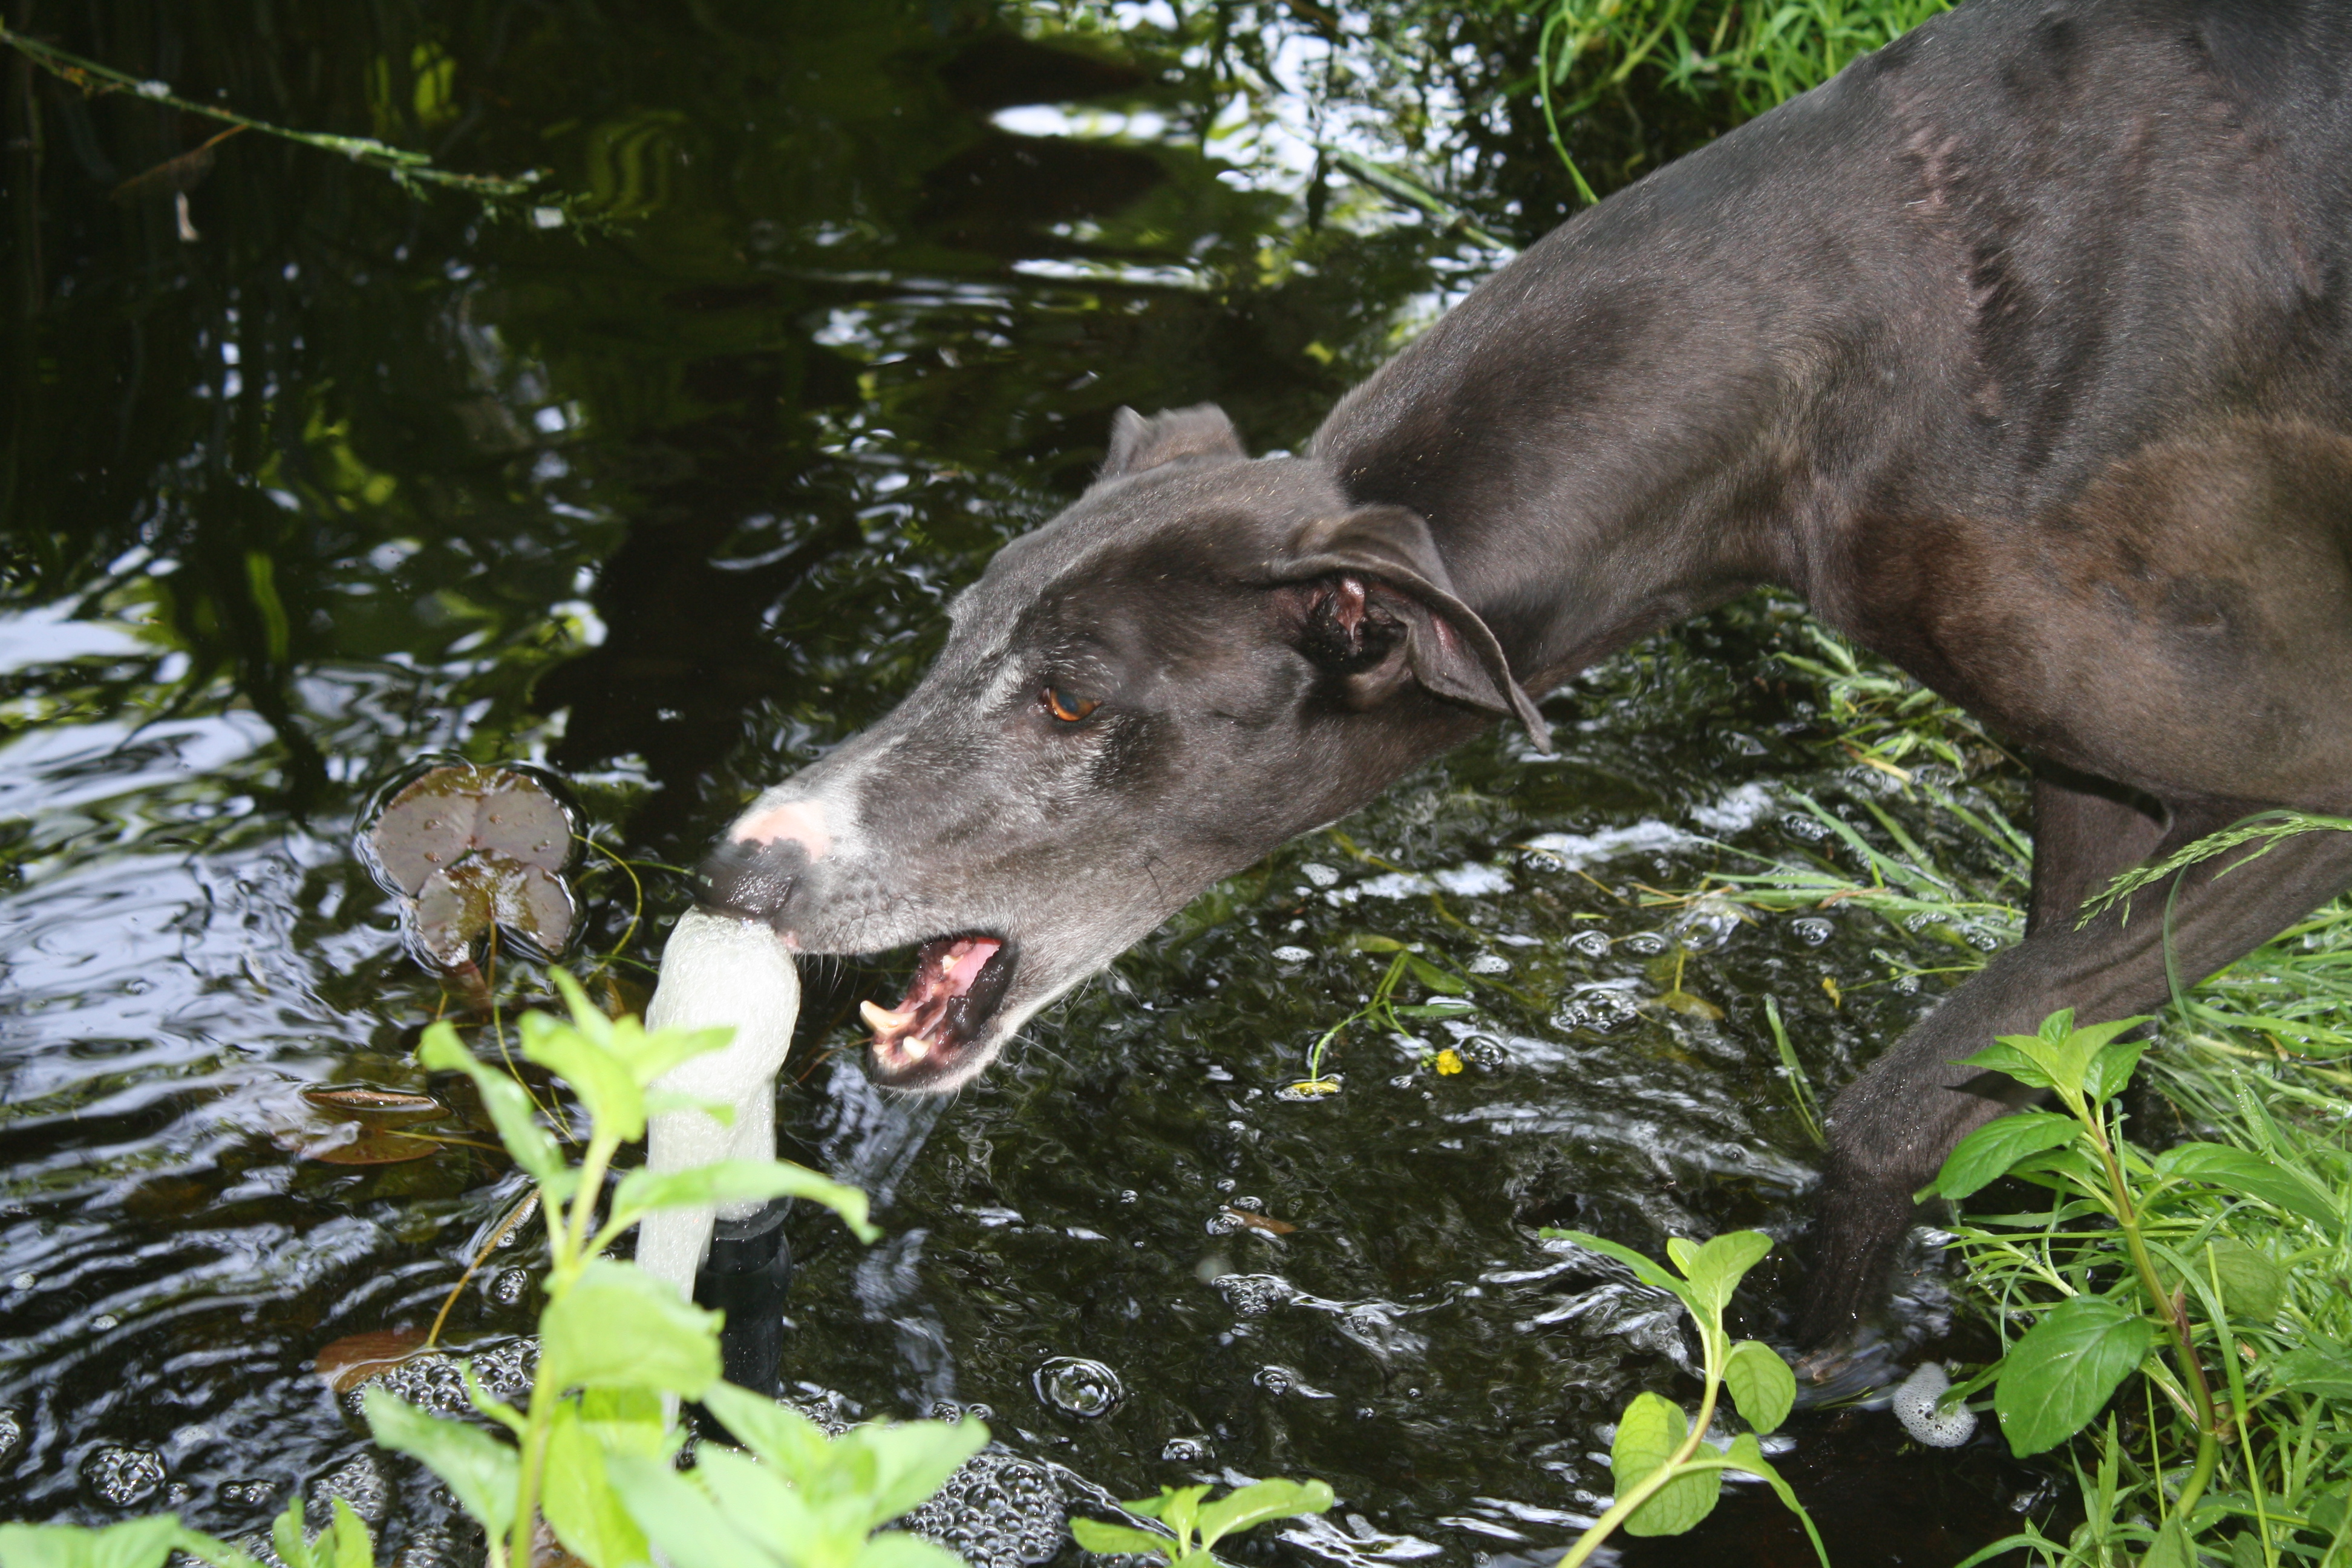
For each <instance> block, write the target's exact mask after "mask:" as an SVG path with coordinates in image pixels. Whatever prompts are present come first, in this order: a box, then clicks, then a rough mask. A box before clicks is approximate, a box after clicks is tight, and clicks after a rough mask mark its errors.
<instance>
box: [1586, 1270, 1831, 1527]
mask: <svg viewBox="0 0 2352 1568" xmlns="http://www.w3.org/2000/svg"><path fill="white" fill-rule="evenodd" d="M1543 1234H1544V1236H1545V1237H1549V1238H1551V1239H1554V1240H1559V1241H1569V1242H1573V1243H1575V1244H1576V1245H1577V1246H1579V1247H1584V1248H1587V1249H1588V1250H1590V1251H1592V1252H1597V1253H1600V1254H1601V1256H1603V1257H1606V1258H1614V1259H1616V1260H1617V1261H1618V1262H1619V1263H1622V1264H1623V1265H1624V1266H1625V1267H1626V1268H1629V1269H1631V1270H1633V1277H1634V1278H1635V1279H1638V1280H1640V1281H1641V1282H1642V1283H1643V1284H1644V1285H1646V1286H1648V1287H1649V1288H1650V1289H1653V1290H1660V1291H1664V1293H1666V1294H1667V1295H1670V1296H1672V1297H1674V1298H1675V1300H1678V1301H1680V1302H1681V1303H1682V1304H1683V1310H1685V1311H1687V1312H1688V1313H1689V1314H1690V1315H1691V1321H1692V1322H1693V1323H1695V1324H1696V1326H1697V1329H1698V1337H1699V1346H1700V1351H1701V1355H1702V1365H1701V1371H1700V1378H1701V1384H1700V1391H1699V1401H1698V1413H1697V1415H1696V1416H1685V1415H1684V1414H1683V1408H1682V1406H1681V1405H1676V1404H1675V1403H1674V1402H1673V1401H1671V1400H1669V1399H1666V1398H1664V1397H1663V1396H1662V1395H1659V1394H1635V1395H1634V1396H1633V1404H1631V1405H1627V1406H1626V1407H1625V1414H1624V1415H1622V1417H1621V1418H1620V1419H1619V1421H1618V1423H1617V1436H1616V1437H1615V1438H1614V1440H1612V1442H1611V1444H1610V1446H1609V1468H1610V1470H1611V1472H1612V1474H1613V1475H1614V1476H1615V1478H1616V1484H1617V1495H1616V1497H1615V1498H1614V1499H1613V1500H1612V1501H1611V1502H1610V1505H1609V1507H1608V1508H1607V1510H1604V1511H1603V1512H1602V1513H1601V1517H1600V1518H1599V1519H1597V1520H1595V1521H1593V1522H1592V1524H1591V1528H1589V1529H1588V1530H1586V1531H1585V1532H1584V1533H1583V1534H1582V1535H1580V1536H1579V1537H1578V1538H1577V1542H1576V1544H1575V1545H1574V1546H1572V1547H1570V1549H1569V1552H1568V1555H1567V1556H1565V1557H1563V1558H1561V1559H1560V1568H1578V1565H1579V1564H1581V1563H1585V1562H1588V1561H1590V1560H1591V1556H1592V1554H1593V1552H1597V1551H1599V1550H1600V1549H1601V1544H1602V1543H1603V1542H1606V1541H1607V1540H1608V1539H1609V1537H1610V1536H1611V1535H1612V1534H1614V1533H1616V1532H1617V1531H1620V1530H1622V1531H1625V1533H1626V1534H1628V1535H1681V1534H1684V1533H1685V1532H1686V1531H1690V1530H1691V1529H1693V1528H1694V1527H1695V1526H1696V1525H1697V1524H1698V1522H1699V1521H1701V1520H1703V1519H1705V1518H1706V1516H1707V1515H1708V1514H1710V1513H1712V1512H1714V1511H1715V1504H1716V1500H1717V1498H1718V1497H1720V1496H1721V1495H1722V1492H1723V1472H1724V1471H1726V1470H1738V1471H1740V1472H1741V1473H1743V1474H1746V1475H1751V1476H1755V1477H1758V1478H1759V1479H1762V1480H1763V1481H1764V1482H1765V1483H1766V1484H1768V1485H1769V1486H1770V1487H1771V1489H1772V1490H1773V1493H1774V1494H1775V1495H1776V1496H1778V1497H1779V1498H1780V1500H1781V1501H1782V1502H1783V1503H1785V1504H1787V1505H1788V1508H1789V1510H1790V1512H1792V1513H1794V1514H1795V1515H1796V1516H1797V1519H1798V1521H1799V1522H1800V1523H1801V1524H1803V1525H1804V1527H1805V1534H1806V1536H1807V1537H1808V1538H1809V1539H1810V1540H1811V1542H1812V1543H1813V1551H1814V1552H1816V1553H1817V1554H1819V1556H1820V1558H1821V1560H1822V1564H1823V1568H1827V1565H1828V1563H1829V1552H1828V1551H1827V1550H1826V1549H1825V1548H1823V1546H1822V1537H1821V1532H1820V1531H1817V1530H1815V1529H1814V1528H1813V1521H1812V1516H1811V1514H1809V1513H1807V1512H1806V1511H1805V1508H1804V1505H1803V1504H1802V1503H1801V1502H1799V1501H1798V1500H1797V1494H1796V1493H1795V1492H1794V1491H1792V1490H1790V1487H1789V1483H1788V1482H1787V1481H1785V1480H1783V1479H1780V1472H1779V1471H1778V1470H1775V1469H1774V1468H1772V1466H1771V1463H1770V1461H1769V1460H1768V1459H1766V1458H1764V1450H1763V1447H1762V1446H1761V1445H1760V1444H1759V1442H1758V1439H1759V1437H1762V1436H1769V1435H1770V1434H1771V1433H1772V1431H1773V1430H1774V1428H1776V1427H1778V1426H1780V1423H1781V1422H1783V1421H1786V1420H1787V1419H1788V1418H1789V1411H1790V1407H1791V1406H1792V1405H1795V1404H1796V1399H1797V1379H1796V1374H1795V1373H1791V1372H1790V1370H1789V1363H1786V1362H1784V1361H1782V1360H1781V1359H1780V1356H1779V1355H1778V1354H1777V1353H1775V1352H1774V1351H1773V1349H1772V1347H1771V1346H1769V1345H1768V1344H1765V1343H1764V1342H1762V1341H1760V1340H1741V1341H1739V1342H1737V1343H1734V1342H1732V1339H1731V1336H1730V1335H1729V1334H1727V1333H1726V1332H1725V1331H1724V1328H1723V1314H1724V1310H1725V1309H1726V1308H1727V1307H1728V1306H1729V1305H1730V1304H1731V1293H1732V1292H1733V1291H1734V1290H1736V1289H1738V1287H1739V1281H1740V1279H1742V1278H1743V1277H1745V1276H1746V1274H1747V1273H1748V1270H1749V1269H1750V1268H1754V1267H1756V1265H1757V1264H1758V1263H1759V1261H1761V1260H1762V1258H1763V1257H1764V1255H1765V1254H1766V1253H1767V1252H1769V1251H1770V1250H1771V1249H1772V1239H1771V1237H1768V1236H1766V1235H1764V1234H1763V1233H1762V1232H1761V1231H1754V1230H1737V1231H1730V1232H1727V1234H1725V1235H1722V1236H1718V1237H1715V1238H1714V1239H1713V1240H1711V1241H1708V1242H1706V1244H1705V1245H1699V1244H1696V1243H1693V1242H1690V1241H1686V1240H1685V1239H1684V1238H1683V1237H1671V1238H1670V1239H1669V1240H1668V1241H1667V1242H1666V1256H1667V1257H1668V1258H1671V1259H1672V1260H1673V1262H1674V1266H1675V1270H1676V1271H1677V1272H1678V1273H1679V1275H1680V1278H1676V1276H1675V1274H1672V1273H1668V1272H1667V1271H1666V1270H1665V1269H1664V1268H1659V1267H1658V1266H1657V1265H1656V1264H1655V1263H1653V1262H1652V1261H1650V1259H1648V1258H1644V1257H1643V1256H1642V1254H1640V1253H1638V1252H1636V1251H1634V1250H1633V1248H1632V1247H1622V1246H1620V1245H1618V1244H1617V1243H1616V1242H1613V1241H1608V1240H1604V1239H1602V1238H1601V1237H1597V1236H1587V1235H1585V1234H1584V1233H1583V1232H1582V1231H1577V1230H1552V1229H1547V1230H1545V1231H1544V1232H1543ZM1726 1389H1728V1390H1729V1391H1730V1394H1731V1402H1732V1405H1733V1406H1734V1408H1736V1409H1737V1410H1738V1412H1739V1414H1740V1415H1741V1417H1742V1418H1743V1419H1745V1420H1746V1421H1747V1423H1748V1426H1750V1427H1752V1428H1753V1430H1752V1431H1747V1432H1742V1433H1740V1434H1738V1436H1735V1437H1733V1438H1732V1439H1731V1441H1730V1442H1729V1443H1727V1444H1726V1445H1725V1446H1724V1447H1722V1448H1721V1449H1719V1450H1718V1449H1716V1448H1712V1447H1708V1446H1707V1441H1706V1437H1707V1431H1708V1429H1709V1427H1710V1426H1713V1424H1714V1421H1715V1415H1716V1402H1717V1396H1718V1395H1719V1394H1722V1392H1723V1391H1724V1390H1726Z"/></svg>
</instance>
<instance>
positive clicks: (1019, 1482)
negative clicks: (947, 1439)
mask: <svg viewBox="0 0 2352 1568" xmlns="http://www.w3.org/2000/svg"><path fill="white" fill-rule="evenodd" d="M903 1522H904V1525H905V1527H906V1528H907V1529H908V1531H912V1532H913V1533H915V1534H917V1535H919V1536H922V1537H924V1538H925V1539H927V1540H930V1541H935V1542H939V1543H940V1545H942V1546H944V1547H946V1548H947V1549H948V1550H949V1551H950V1552H954V1553H955V1554H956V1555H957V1556H959V1557H961V1558H962V1559H963V1560H964V1562H965V1563H969V1564H970V1565H971V1568H1021V1565H1022V1564H1024V1563H1043V1562H1045V1561H1046V1560H1047V1559H1049V1558H1051V1557H1052V1556H1054V1554H1055V1552H1058V1551H1059V1550H1060V1549H1061V1545H1062V1541H1063V1511H1062V1494H1061V1491H1060V1489H1059V1488H1058V1487H1056V1486H1055V1481H1054V1477H1053V1474H1052V1472H1050V1471H1048V1470H1047V1469H1046V1468H1045V1467H1044V1466H1043V1465H1040V1464H1038V1463H1036V1462H1035V1461H1034V1460H1030V1459H1024V1458H1017V1457H1015V1456H1013V1455H1011V1454H1005V1453H1000V1452H996V1451H994V1450H991V1451H989V1452H987V1453H982V1454H975V1455H974V1456H972V1458H970V1459H968V1460H966V1461H965V1462H964V1464H963V1466H962V1467H961V1468H959V1469H958V1470H957V1471H956V1473H955V1474H954V1475H952V1476H950V1477H949V1478H948V1482H947V1485H945V1486H944V1487H941V1488H940V1489H939V1490H938V1491H937V1492H935V1493H934V1494H932V1497H931V1499H930V1500H929V1502H926V1503H924V1504H923V1506H922V1507H920V1508H919V1509H917V1510H915V1511H914V1512H912V1513H910V1514H908V1515H907V1517H906V1519H905V1520H904V1521H903Z"/></svg>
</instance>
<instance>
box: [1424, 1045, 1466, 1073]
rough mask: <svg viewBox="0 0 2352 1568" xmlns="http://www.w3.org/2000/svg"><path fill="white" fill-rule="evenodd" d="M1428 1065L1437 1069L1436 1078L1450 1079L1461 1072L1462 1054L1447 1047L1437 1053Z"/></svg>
mask: <svg viewBox="0 0 2352 1568" xmlns="http://www.w3.org/2000/svg"><path fill="white" fill-rule="evenodd" d="M1429 1065H1430V1066H1432V1067H1433V1068H1436V1069H1437V1076H1438V1077H1440V1078H1452V1077H1453V1076H1454V1074H1455V1073H1458V1072H1460V1071H1461V1070H1462V1053H1461V1052H1459V1051H1457V1050H1455V1049H1454V1047H1452V1046H1448V1047H1445V1048H1444V1050H1442V1051H1440V1052H1438V1053H1437V1055H1436V1057H1435V1058H1433V1060H1432V1061H1431V1062H1430V1064H1429Z"/></svg>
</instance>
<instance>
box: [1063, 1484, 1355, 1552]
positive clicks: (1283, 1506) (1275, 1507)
mask: <svg viewBox="0 0 2352 1568" xmlns="http://www.w3.org/2000/svg"><path fill="white" fill-rule="evenodd" d="M1208 1495H1209V1489H1208V1488H1207V1487H1204V1486H1202V1487H1162V1488H1160V1495H1159V1496H1158V1497H1156V1498H1145V1499H1143V1500H1140V1501H1139V1502H1127V1503H1121V1504H1119V1506H1120V1507H1121V1508H1123V1509H1125V1510H1128V1511H1129V1513H1133V1514H1139V1515H1140V1516H1142V1517H1143V1518H1145V1519H1156V1520H1158V1521H1160V1523H1162V1524H1164V1525H1166V1526H1167V1527H1168V1529H1169V1531H1170V1533H1169V1534H1167V1535H1158V1534H1155V1533H1153V1532H1152V1531H1148V1530H1138V1529H1136V1528H1135V1527H1134V1526H1133V1525H1128V1524H1107V1523H1105V1522H1103V1521H1100V1520H1093V1519H1074V1520H1072V1521H1070V1534H1071V1536H1072V1537H1073V1538H1075V1539H1076V1542H1077V1543H1078V1544H1079V1545H1081V1546H1083V1547H1085V1548H1086V1549H1087V1551H1089V1552H1102V1553H1104V1554H1105V1555H1110V1554H1114V1553H1118V1552H1150V1553H1152V1554H1154V1555H1156V1556H1158V1557H1160V1558H1161V1559H1163V1560H1164V1561H1165V1562H1166V1563H1168V1568H1212V1564H1213V1563H1215V1561H1216V1559H1215V1558H1213V1557H1212V1556H1211V1555H1210V1552H1211V1551H1212V1550H1213V1548H1214V1547H1215V1546H1216V1544H1217V1542H1220V1541H1222V1540H1223V1539H1224V1538H1225V1537H1226V1536H1228V1535H1232V1534H1234V1533H1235V1532H1237V1531H1244V1530H1249V1529H1253V1528H1255V1526H1257V1525H1261V1524H1265V1523H1269V1522H1271V1521H1274V1520H1277V1519H1291V1518H1295V1517H1297V1515H1299V1514H1302V1513H1321V1512H1322V1511H1323V1510H1325V1509H1328V1508H1329V1507H1330V1506H1331V1504H1332V1501H1333V1499H1332V1496H1331V1489H1330V1488H1329V1487H1328V1486H1326V1485H1325V1484H1324V1483H1323V1482H1321V1481H1286V1480H1269V1481H1256V1482H1253V1483H1252V1484H1251V1485H1249V1486H1245V1487H1240V1488H1237V1489H1234V1490H1233V1491H1230V1492H1227V1493H1226V1494H1225V1495H1224V1496H1223V1497H1221V1498H1219V1499H1218V1500H1216V1501H1214V1502H1213V1503H1207V1504H1203V1503H1202V1499H1203V1498H1205V1497H1207V1496H1208ZM1196 1535H1197V1536H1198V1538H1199V1539H1198V1540H1195V1539H1194V1537H1195V1536H1196Z"/></svg>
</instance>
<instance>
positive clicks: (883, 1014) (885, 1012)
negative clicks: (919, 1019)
mask: <svg viewBox="0 0 2352 1568" xmlns="http://www.w3.org/2000/svg"><path fill="white" fill-rule="evenodd" d="M857 1016H859V1017H861V1018H863V1019H865V1020H866V1023H867V1024H869V1025H871V1026H873V1028H874V1031H875V1033H877V1034H880V1035H887V1034H890V1033H892V1032H894V1031H896V1030H898V1029H903V1028H905V1027H906V1026H908V1025H909V1024H911V1023H913V1022H914V1021H915V1010H914V1009H913V1008H912V1007H909V1008H908V1009H907V1010H906V1011H905V1012H903V1013H894V1012H892V1011H891V1010H890V1009H889V1008H887V1007H885V1006H884V1005H882V1004H881V1003H879V1002H860V1003H859V1004H858V1005H857Z"/></svg>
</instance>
